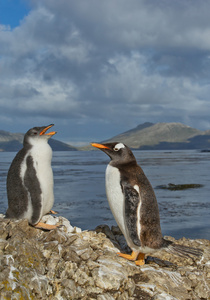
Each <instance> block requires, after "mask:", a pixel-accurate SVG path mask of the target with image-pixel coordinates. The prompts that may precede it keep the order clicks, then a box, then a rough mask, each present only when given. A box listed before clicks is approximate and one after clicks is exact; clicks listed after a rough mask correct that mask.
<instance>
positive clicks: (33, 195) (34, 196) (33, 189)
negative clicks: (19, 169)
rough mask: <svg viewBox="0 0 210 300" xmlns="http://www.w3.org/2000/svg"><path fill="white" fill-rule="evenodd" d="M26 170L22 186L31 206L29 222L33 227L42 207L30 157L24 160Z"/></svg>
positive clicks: (39, 189)
mask: <svg viewBox="0 0 210 300" xmlns="http://www.w3.org/2000/svg"><path fill="white" fill-rule="evenodd" d="M26 165H27V169H26V172H25V176H24V185H25V187H26V189H27V191H28V193H29V194H30V199H31V204H32V208H33V209H32V216H31V219H30V220H29V223H30V224H31V225H35V224H37V223H38V222H39V220H40V219H41V217H42V216H41V207H42V195H41V194H42V191H41V187H40V183H39V181H38V179H37V176H36V169H35V168H34V161H33V157H32V156H30V155H29V156H28V157H27V159H26Z"/></svg>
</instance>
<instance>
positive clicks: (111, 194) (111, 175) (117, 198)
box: [106, 165, 126, 235]
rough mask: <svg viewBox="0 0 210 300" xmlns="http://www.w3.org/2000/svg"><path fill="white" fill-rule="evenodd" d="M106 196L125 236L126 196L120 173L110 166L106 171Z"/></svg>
mask: <svg viewBox="0 0 210 300" xmlns="http://www.w3.org/2000/svg"><path fill="white" fill-rule="evenodd" d="M106 194H107V199H108V202H109V206H110V209H111V211H112V214H113V216H114V218H115V220H116V222H117V225H118V226H119V227H120V229H121V231H122V233H123V234H124V235H125V232H126V231H125V218H124V195H123V193H122V189H121V186H120V172H119V170H118V169H117V168H115V167H112V166H110V165H108V166H107V169H106Z"/></svg>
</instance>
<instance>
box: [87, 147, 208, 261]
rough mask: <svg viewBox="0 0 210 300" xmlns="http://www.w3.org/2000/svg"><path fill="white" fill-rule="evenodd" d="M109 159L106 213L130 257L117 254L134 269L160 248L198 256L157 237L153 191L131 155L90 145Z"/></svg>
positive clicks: (125, 149) (127, 151)
mask: <svg viewBox="0 0 210 300" xmlns="http://www.w3.org/2000/svg"><path fill="white" fill-rule="evenodd" d="M91 145H92V146H93V147H96V148H99V149H100V150H102V151H103V152H105V153H106V154H107V155H108V156H109V157H110V159H111V161H110V163H109V164H108V166H107V169H106V194H107V199H108V202H109V206H110V209H111V211H112V214H113V215H114V218H115V220H116V222H117V224H118V226H119V228H120V230H121V231H122V233H123V235H124V237H125V239H126V242H127V244H128V246H129V247H130V248H131V250H132V254H131V255H129V254H123V253H118V255H119V256H121V257H124V258H126V259H128V260H134V261H135V263H136V265H144V264H145V254H146V253H148V252H150V253H151V252H155V251H157V250H159V249H161V248H166V249H167V251H169V252H172V253H175V254H178V255H182V256H189V255H190V254H192V255H196V256H200V255H201V254H202V251H201V250H200V249H195V248H190V247H185V246H181V245H177V244H174V243H173V242H171V241H168V240H165V239H164V238H163V236H162V233H161V227H160V217H159V209H158V203H157V200H156V197H155V193H154V190H153V188H152V186H151V184H150V182H149V180H148V179H147V177H146V175H145V174H144V172H143V170H142V169H141V167H140V166H139V165H138V164H137V162H136V159H135V157H134V155H133V153H132V151H131V150H130V149H129V148H128V147H127V146H126V145H124V144H123V143H119V142H115V143H105V144H98V143H92V144H91Z"/></svg>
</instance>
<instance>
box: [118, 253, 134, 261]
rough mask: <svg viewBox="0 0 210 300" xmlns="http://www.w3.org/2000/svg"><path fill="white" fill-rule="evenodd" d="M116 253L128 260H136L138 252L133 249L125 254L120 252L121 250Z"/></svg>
mask: <svg viewBox="0 0 210 300" xmlns="http://www.w3.org/2000/svg"><path fill="white" fill-rule="evenodd" d="M117 254H118V256H120V257H123V258H125V259H128V260H136V259H137V256H138V252H135V251H132V253H131V254H125V253H121V252H118V253H117Z"/></svg>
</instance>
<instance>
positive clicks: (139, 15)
mask: <svg viewBox="0 0 210 300" xmlns="http://www.w3.org/2000/svg"><path fill="white" fill-rule="evenodd" d="M31 3H32V4H33V7H32V10H31V12H30V13H29V15H28V16H26V17H25V18H24V20H22V22H21V25H20V26H19V27H16V28H15V29H13V30H11V29H10V28H9V27H5V26H4V25H1V27H0V44H1V48H0V69H1V73H0V107H1V113H2V114H4V115H5V113H7V114H9V115H10V116H11V119H12V116H13V114H15V117H16V118H18V115H20V118H22V116H23V115H24V114H27V116H30V115H31V116H32V117H36V118H37V117H38V116H39V115H40V116H46V118H49V116H52V117H53V118H57V119H60V122H61V123H62V122H66V123H65V124H68V122H70V121H69V119H74V120H75V122H76V123H77V124H79V125H80V126H86V125H87V124H89V123H91V122H92V120H93V119H94V120H95V121H96V122H97V124H101V126H102V125H103V124H106V126H107V124H115V125H116V126H118V128H121V127H123V126H125V124H124V123H123V122H124V120H126V122H127V124H130V126H135V125H137V124H138V123H141V122H144V121H154V122H158V121H170V120H171V121H179V122H182V121H183V120H186V119H188V120H189V122H191V124H193V122H194V120H195V118H194V115H195V114H196V115H197V116H199V117H198V118H200V119H199V120H198V118H197V119H196V126H195V127H197V126H198V125H199V124H198V122H200V124H201V126H204V125H205V124H207V125H208V124H209V122H208V116H207V114H206V110H207V109H209V92H210V85H209V76H210V71H209V70H210V62H209V50H210V38H209V36H210V20H209V9H210V2H206V1H203V2H202V3H201V2H200V1H195V0H191V1H189V0H186V1H181V0H177V1H164V0H161V1H154V0H153V1H152V0H147V1H143V0H132V1H129V2H128V1H125V0H115V1H112V0H107V1H98V0H89V1H87V0H80V1H73V0H69V1H64V0H61V1H55V0H50V1H49V0H42V1H40V0H36V1H31ZM7 120H8V119H7ZM21 122H22V120H21ZM0 125H1V124H0ZM207 125H205V126H207ZM110 126H111V125H110ZM96 127H97V126H96ZM107 128H108V127H107ZM125 129H126V128H125ZM123 130H124V127H123V129H122V131H123Z"/></svg>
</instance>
